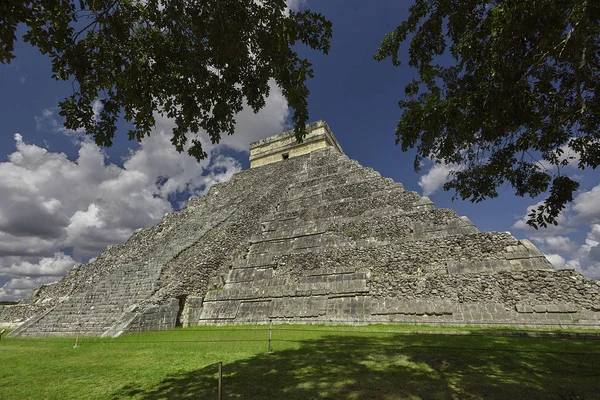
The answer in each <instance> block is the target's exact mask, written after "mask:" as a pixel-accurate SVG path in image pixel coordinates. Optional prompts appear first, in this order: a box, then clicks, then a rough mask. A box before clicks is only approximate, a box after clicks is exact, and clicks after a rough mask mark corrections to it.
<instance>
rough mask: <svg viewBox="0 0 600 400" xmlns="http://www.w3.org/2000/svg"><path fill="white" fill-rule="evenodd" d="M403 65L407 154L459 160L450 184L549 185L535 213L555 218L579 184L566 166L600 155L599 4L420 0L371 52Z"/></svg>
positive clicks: (535, 218) (538, 220)
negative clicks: (407, 69)
mask: <svg viewBox="0 0 600 400" xmlns="http://www.w3.org/2000/svg"><path fill="white" fill-rule="evenodd" d="M404 42H410V45H409V47H408V64H409V65H410V66H411V67H414V68H416V69H417V71H418V73H419V79H414V80H413V81H412V82H411V83H410V84H408V85H407V86H406V88H405V98H404V99H403V100H401V101H400V102H399V105H400V107H401V108H402V110H403V111H402V115H401V117H400V120H399V122H398V126H397V129H396V135H397V141H396V143H401V145H402V150H403V151H407V150H408V149H409V148H416V150H417V156H416V159H415V170H417V171H418V170H419V165H420V162H421V160H422V158H431V159H433V160H435V161H436V162H441V163H446V164H450V165H453V166H454V167H455V169H454V172H453V173H452V174H451V177H450V180H449V181H448V182H447V183H446V184H445V185H444V189H446V190H450V189H454V190H455V193H456V194H455V197H457V196H460V197H461V198H462V199H470V200H471V201H474V202H479V201H482V200H484V199H486V198H493V197H496V196H497V195H498V192H497V190H498V188H499V187H500V186H502V185H504V184H509V185H511V186H512V187H514V189H515V192H516V194H517V195H519V196H524V195H529V196H531V197H535V196H538V195H540V194H543V193H546V192H549V194H548V196H547V197H546V199H545V200H544V202H543V203H542V205H540V206H539V207H538V209H537V210H533V212H532V213H531V214H529V218H530V219H529V222H528V223H529V224H530V225H532V226H533V227H535V228H538V227H539V226H543V227H546V226H547V224H548V223H553V224H557V217H558V215H559V214H560V212H561V211H562V210H563V209H564V208H565V206H566V204H567V203H568V202H570V201H572V200H573V195H574V192H575V191H576V190H577V189H578V187H579V182H578V181H577V179H576V178H573V177H571V176H567V175H565V174H564V167H566V166H567V165H569V164H572V165H573V164H576V166H577V167H578V168H580V169H585V168H588V167H591V168H596V167H597V166H598V164H599V162H600V129H599V128H600V97H599V96H598V94H599V90H600V2H597V1H591V0H527V1H517V0H464V1H463V0H461V1H456V0H416V1H415V2H414V5H413V6H412V7H411V8H410V14H409V17H408V18H407V19H406V20H405V21H403V22H402V23H401V24H400V25H399V26H398V27H397V28H396V29H395V30H394V31H392V32H390V33H389V34H388V35H387V36H386V37H385V39H384V40H383V42H382V44H381V47H380V48H379V51H378V53H377V54H376V55H375V58H376V59H377V60H379V61H381V60H384V59H387V58H391V61H392V62H393V63H394V64H395V65H399V64H400V58H401V57H400V55H399V51H400V46H401V45H402V44H403V43H404Z"/></svg>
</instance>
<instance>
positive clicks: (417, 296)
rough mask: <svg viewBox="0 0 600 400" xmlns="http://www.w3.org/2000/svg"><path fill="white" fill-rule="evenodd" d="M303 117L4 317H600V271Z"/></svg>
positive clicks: (67, 325) (42, 321)
mask: <svg viewBox="0 0 600 400" xmlns="http://www.w3.org/2000/svg"><path fill="white" fill-rule="evenodd" d="M307 132H308V136H307V138H306V139H305V140H304V142H303V143H302V144H298V143H296V141H295V139H294V137H293V132H291V131H289V132H284V133H282V134H279V135H277V136H273V137H270V138H267V139H264V140H261V141H258V142H255V143H253V144H252V145H251V153H250V160H251V168H250V169H248V170H245V171H241V172H239V173H237V174H235V175H234V176H233V177H232V178H231V179H230V180H229V181H228V182H224V183H220V184H217V185H214V186H213V187H211V189H210V191H209V193H208V194H207V195H206V196H204V197H201V198H192V199H190V200H189V202H188V203H187V206H186V207H185V208H184V209H183V210H181V211H178V212H173V213H168V214H166V215H165V216H164V218H163V219H162V221H161V222H160V223H159V224H158V225H156V226H155V227H153V228H149V229H140V230H138V231H136V232H135V233H134V234H133V236H132V237H131V238H130V239H129V240H128V241H127V242H126V243H125V244H123V245H120V246H109V247H107V248H106V249H105V250H104V251H103V252H102V254H101V255H100V256H99V257H98V259H97V260H95V261H94V262H92V263H89V264H86V265H78V266H76V267H74V268H73V269H72V270H71V271H70V272H69V273H68V274H67V275H66V276H65V277H64V278H63V279H62V280H61V281H60V282H58V283H55V284H51V285H43V286H40V287H38V288H36V290H34V291H33V292H32V293H31V294H30V295H29V296H28V297H27V298H25V299H24V300H23V301H22V302H21V303H20V304H19V305H16V306H12V307H4V308H3V309H1V310H0V321H9V322H12V323H13V324H17V323H19V320H21V321H20V323H21V325H20V326H19V327H18V328H17V329H15V330H14V331H13V332H12V334H13V335H26V336H38V335H75V334H80V335H96V336H116V335H119V334H121V333H124V332H135V331H145V330H160V329H168V328H173V327H175V326H180V325H181V326H192V325H201V324H236V323H239V324H243V323H268V322H269V321H270V320H272V321H274V322H294V323H317V322H319V323H339V324H364V323H372V322H396V323H402V322H408V323H427V324H456V325H464V324H482V323H483V324H492V325H513V324H515V325H525V326H527V325H529V326H538V325H549V326H555V325H565V326H569V325H579V326H582V327H584V326H587V327H599V326H600V295H599V291H600V290H599V289H600V282H596V281H592V280H589V279H585V278H583V277H582V276H581V275H580V274H578V273H577V272H575V271H574V270H557V269H555V268H554V267H553V266H552V265H551V264H550V263H549V262H548V261H547V260H546V258H545V257H544V255H543V254H542V253H541V252H540V251H539V250H538V249H536V247H535V246H533V245H532V244H531V243H530V242H529V241H527V240H517V239H515V238H514V237H512V236H511V235H510V234H509V233H499V232H480V231H479V230H478V229H477V228H476V227H475V226H474V225H473V223H472V222H471V221H470V220H469V219H468V218H466V217H460V216H458V215H456V213H455V212H454V211H452V210H449V209H441V208H436V207H435V206H434V205H433V203H432V202H431V201H430V200H429V199H428V198H427V197H422V196H420V195H419V194H417V193H416V192H412V191H407V190H405V189H404V187H403V186H402V185H401V184H399V183H395V182H394V181H392V180H391V179H386V178H382V177H381V176H380V175H379V173H377V172H376V171H374V170H373V169H371V168H364V167H362V166H361V165H359V164H358V162H356V161H353V160H350V159H348V157H347V156H345V155H344V153H343V151H342V149H341V147H340V146H339V144H338V142H337V141H336V140H335V138H334V136H333V134H332V133H331V130H330V129H329V127H328V126H327V124H326V123H325V122H324V121H319V122H316V123H313V124H310V125H308V126H307ZM23 321H24V322H23Z"/></svg>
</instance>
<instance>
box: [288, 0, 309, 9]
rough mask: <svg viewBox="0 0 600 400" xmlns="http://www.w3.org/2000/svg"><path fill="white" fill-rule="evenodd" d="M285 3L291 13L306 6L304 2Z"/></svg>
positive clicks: (292, 1)
mask: <svg viewBox="0 0 600 400" xmlns="http://www.w3.org/2000/svg"><path fill="white" fill-rule="evenodd" d="M285 3H286V4H287V6H288V8H289V9H290V10H292V11H298V10H300V9H302V8H303V7H305V6H306V0H286V1H285Z"/></svg>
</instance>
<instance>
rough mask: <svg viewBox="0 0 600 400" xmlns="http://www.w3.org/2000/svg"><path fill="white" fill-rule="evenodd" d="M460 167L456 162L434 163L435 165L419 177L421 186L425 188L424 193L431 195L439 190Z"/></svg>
mask: <svg viewBox="0 0 600 400" xmlns="http://www.w3.org/2000/svg"><path fill="white" fill-rule="evenodd" d="M459 168H460V167H459V166H457V165H455V164H443V163H441V164H437V163H436V164H433V167H431V168H430V169H429V171H427V173H426V174H424V175H422V176H421V177H420V178H419V186H421V189H423V195H424V196H429V195H430V194H433V193H435V192H436V191H438V189H440V188H441V187H442V186H443V185H444V183H446V182H447V181H448V179H449V177H450V173H451V172H452V171H457V170H459Z"/></svg>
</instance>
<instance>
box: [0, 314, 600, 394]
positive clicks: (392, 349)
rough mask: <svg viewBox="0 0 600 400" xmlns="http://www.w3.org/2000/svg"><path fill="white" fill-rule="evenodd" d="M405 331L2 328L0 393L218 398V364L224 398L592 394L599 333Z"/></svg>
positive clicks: (599, 375)
mask: <svg viewBox="0 0 600 400" xmlns="http://www.w3.org/2000/svg"><path fill="white" fill-rule="evenodd" d="M406 328H407V327H406V326H402V327H400V326H389V325H386V326H382V325H379V326H377V325H375V326H368V327H365V326H363V327H357V328H353V327H346V326H344V327H340V326H338V327H331V326H327V327H323V326H299V325H275V326H274V327H273V342H272V346H273V353H272V354H266V351H267V338H268V327H266V326H236V327H197V328H191V329H177V330H174V331H167V332H152V333H143V334H133V335H126V336H122V337H119V338H116V339H99V338H80V341H79V345H80V346H79V347H78V348H73V344H74V339H72V338H35V339H29V338H7V337H5V336H3V337H2V340H1V341H0V399H121V398H135V399H180V398H183V399H216V398H217V365H216V364H215V363H217V362H219V361H222V362H223V393H224V396H223V397H224V398H225V399H286V400H293V399H302V400H305V399H461V400H462V399H600V340H580V339H556V338H527V337H505V336H498V335H493V334H490V333H489V332H487V334H485V335H479V334H478V335H465V334H464V333H465V332H464V331H465V329H457V330H456V332H455V333H456V334H454V335H440V334H422V333H421V334H415V333H411V332H407V331H404V332H398V331H399V330H405V329H406ZM411 329H420V330H423V329H428V330H429V329H431V330H435V329H436V328H423V327H418V328H411ZM445 330H447V328H445ZM394 331H396V332H394ZM477 333H486V332H485V331H480V332H477Z"/></svg>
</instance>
